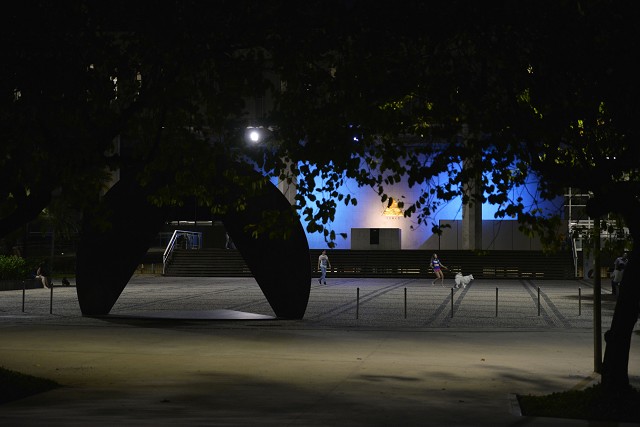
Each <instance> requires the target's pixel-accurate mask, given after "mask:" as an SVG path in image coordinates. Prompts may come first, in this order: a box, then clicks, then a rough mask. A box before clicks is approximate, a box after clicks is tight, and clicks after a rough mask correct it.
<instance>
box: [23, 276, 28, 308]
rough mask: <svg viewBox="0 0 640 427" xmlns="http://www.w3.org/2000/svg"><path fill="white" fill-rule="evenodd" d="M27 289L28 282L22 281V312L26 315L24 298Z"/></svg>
mask: <svg viewBox="0 0 640 427" xmlns="http://www.w3.org/2000/svg"><path fill="white" fill-rule="evenodd" d="M26 289H27V281H26V280H23V281H22V312H23V313H24V297H25V293H26Z"/></svg>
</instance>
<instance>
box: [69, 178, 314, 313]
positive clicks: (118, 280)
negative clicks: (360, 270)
mask: <svg viewBox="0 0 640 427" xmlns="http://www.w3.org/2000/svg"><path fill="white" fill-rule="evenodd" d="M243 173H244V174H246V173H253V174H257V173H256V172H254V171H243ZM217 185H220V184H219V183H217ZM234 191H240V190H239V189H238V188H235V189H234ZM148 194H149V190H146V189H144V188H142V187H140V186H139V185H138V184H137V183H135V182H134V181H133V180H129V181H127V180H121V181H119V182H118V183H117V184H116V185H115V186H113V187H112V188H111V189H110V190H109V191H108V193H107V194H106V195H105V197H103V199H102V200H101V202H100V204H99V205H98V206H97V207H96V209H95V210H94V211H93V213H90V214H86V215H85V217H84V219H83V227H82V232H81V237H80V241H79V243H78V251H77V267H76V287H77V293H78V301H79V303H80V310H81V311H82V314H83V315H89V316H96V315H106V314H108V313H109V312H110V311H111V309H112V308H113V305H114V304H115V303H116V301H117V300H118V297H119V296H120V294H121V293H122V291H123V290H124V288H125V287H126V285H127V283H128V282H129V280H130V279H131V276H133V274H134V272H135V270H136V268H137V266H138V265H139V263H140V260H142V259H143V257H144V255H145V254H146V252H147V251H148V249H149V247H150V246H151V243H152V242H153V239H154V238H155V236H156V235H157V234H158V232H159V231H160V230H161V229H162V226H163V225H164V224H165V222H166V221H167V219H168V218H169V217H170V215H171V210H170V209H169V208H159V207H157V206H154V205H152V204H151V203H149V202H148V201H147V196H148ZM236 194H237V193H236ZM266 211H278V212H279V213H280V217H279V218H280V224H281V225H284V226H286V227H288V231H289V233H287V234H288V236H287V237H286V238H285V237H284V236H283V235H284V233H279V234H280V235H281V236H280V238H269V236H266V235H260V236H258V238H253V237H252V236H251V230H249V229H248V228H247V227H246V226H247V225H249V224H255V223H258V222H260V221H261V220H262V216H263V213H264V212H266ZM221 220H222V221H223V223H224V225H225V228H226V229H227V231H228V233H229V235H230V236H231V238H232V239H233V241H234V243H235V244H236V247H237V248H238V250H239V251H240V253H241V254H242V256H243V257H244V259H245V262H246V263H247V265H248V266H249V268H250V269H251V271H252V273H253V275H254V278H255V279H256V282H257V283H258V285H259V286H260V289H261V290H262V292H263V293H264V295H265V297H266V298H267V301H268V302H269V304H270V305H271V308H272V309H273V311H274V313H275V314H276V316H277V317H278V318H283V319H301V318H302V317H303V316H304V313H305V310H306V308H307V303H308V301H309V292H310V287H311V265H310V262H309V259H310V256H309V244H308V242H307V238H306V235H305V233H304V229H303V228H302V225H301V224H300V221H299V219H298V217H297V215H296V214H295V212H294V210H293V208H292V207H291V205H290V204H289V202H288V200H287V199H286V198H285V197H284V196H283V195H282V193H280V191H279V190H278V189H277V188H276V187H275V186H274V185H272V184H270V183H267V185H265V186H263V187H262V189H261V191H260V192H259V193H258V194H254V195H251V196H249V197H248V198H247V201H246V209H245V210H244V211H242V212H232V213H229V214H227V215H225V216H223V217H222V218H221Z"/></svg>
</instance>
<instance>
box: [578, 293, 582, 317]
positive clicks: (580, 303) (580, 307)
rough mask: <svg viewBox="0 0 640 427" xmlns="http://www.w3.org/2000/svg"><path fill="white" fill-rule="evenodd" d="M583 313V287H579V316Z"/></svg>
mask: <svg viewBox="0 0 640 427" xmlns="http://www.w3.org/2000/svg"><path fill="white" fill-rule="evenodd" d="M581 315H582V289H581V288H580V287H578V316H581Z"/></svg>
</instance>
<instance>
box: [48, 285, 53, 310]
mask: <svg viewBox="0 0 640 427" xmlns="http://www.w3.org/2000/svg"><path fill="white" fill-rule="evenodd" d="M49 286H51V288H50V289H49V290H50V292H49V314H53V282H50V283H49Z"/></svg>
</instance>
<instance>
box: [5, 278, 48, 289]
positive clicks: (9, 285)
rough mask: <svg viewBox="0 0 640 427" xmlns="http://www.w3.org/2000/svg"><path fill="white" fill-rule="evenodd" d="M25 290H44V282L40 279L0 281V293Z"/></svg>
mask: <svg viewBox="0 0 640 427" xmlns="http://www.w3.org/2000/svg"><path fill="white" fill-rule="evenodd" d="M23 288H25V289H38V288H42V282H41V281H40V280H38V279H24V280H9V279H6V280H0V291H15V290H20V289H23Z"/></svg>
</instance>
